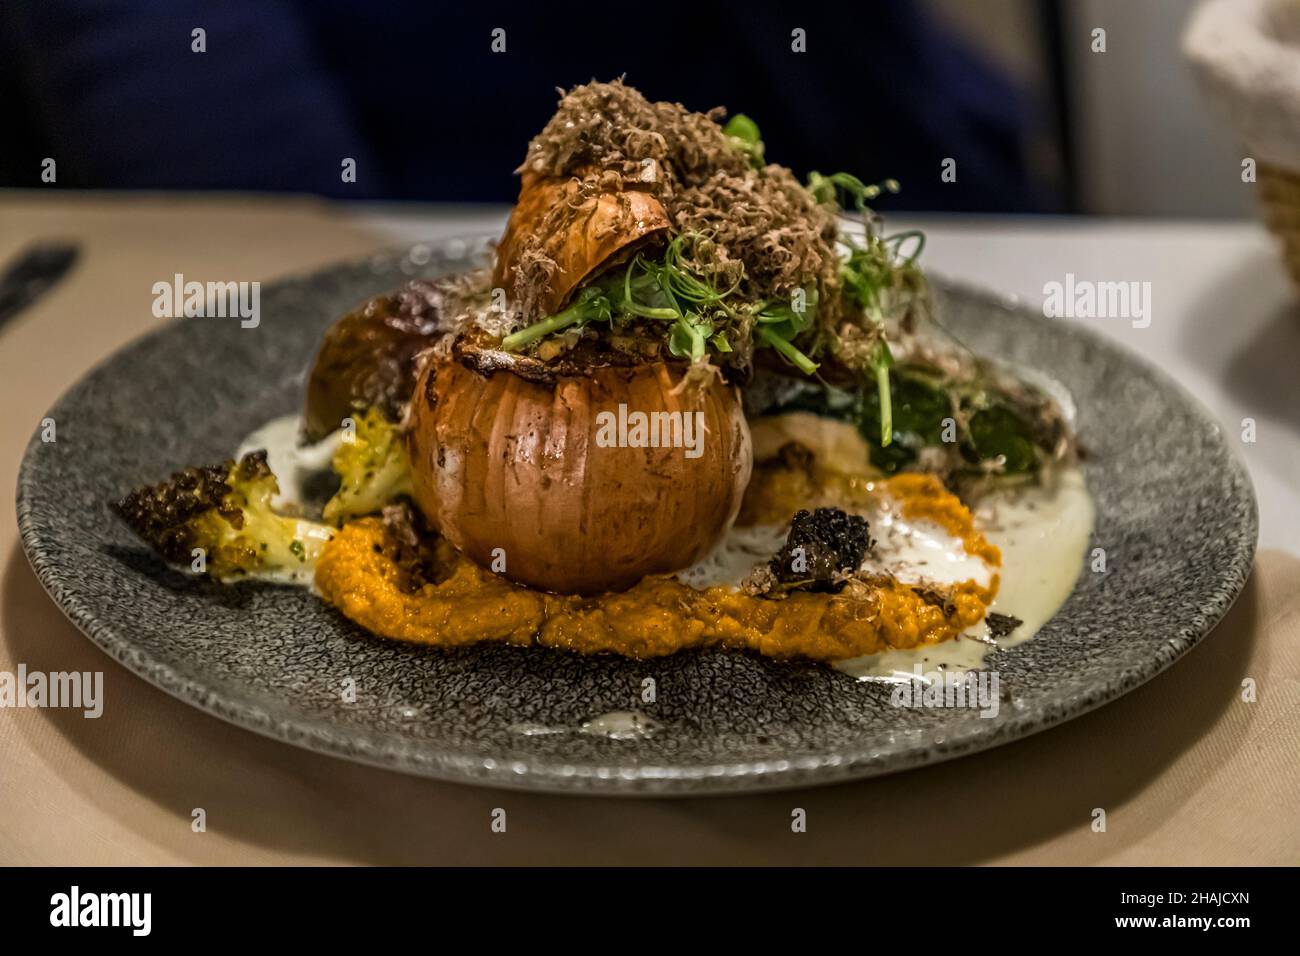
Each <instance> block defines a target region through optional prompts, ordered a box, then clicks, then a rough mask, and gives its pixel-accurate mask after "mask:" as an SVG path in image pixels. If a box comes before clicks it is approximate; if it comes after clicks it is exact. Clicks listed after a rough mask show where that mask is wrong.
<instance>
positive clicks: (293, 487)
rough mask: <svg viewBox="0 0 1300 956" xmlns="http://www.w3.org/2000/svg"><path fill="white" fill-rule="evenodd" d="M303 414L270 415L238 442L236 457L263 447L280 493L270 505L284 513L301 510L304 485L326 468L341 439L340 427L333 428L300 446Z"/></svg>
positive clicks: (294, 512)
mask: <svg viewBox="0 0 1300 956" xmlns="http://www.w3.org/2000/svg"><path fill="white" fill-rule="evenodd" d="M301 434H302V418H301V416H299V415H283V416H281V417H280V418H273V419H271V420H270V421H269V422H267V423H266V424H265V425H262V426H261V427H260V428H258V429H256V430H255V431H253V432H252V433H251V434H250V435H249V436H248V437H247V438H245V439H244V440H243V441H242V442H240V443H239V449H238V451H236V452H235V457H236V458H240V457H242V456H244V455H246V454H248V453H249V452H250V451H257V450H258V449H265V451H266V463H267V464H268V465H270V466H271V471H272V473H273V474H274V475H275V478H276V482H277V483H278V484H279V486H280V493H279V494H277V495H276V496H275V497H274V498H272V499H271V505H272V507H274V508H275V509H276V510H277V511H281V512H283V513H284V514H300V513H301V512H302V506H303V489H304V487H305V486H306V483H307V480H308V479H309V478H311V476H312V475H314V474H318V473H319V472H322V471H328V470H329V467H330V462H331V461H333V459H334V452H335V451H336V450H337V449H338V447H339V444H340V442H341V441H342V439H343V431H342V429H340V430H339V431H336V432H334V433H333V434H332V435H330V436H329V437H328V438H325V439H324V440H322V441H320V442H318V443H316V444H315V445H302V446H299V444H298V440H299V438H300V437H301Z"/></svg>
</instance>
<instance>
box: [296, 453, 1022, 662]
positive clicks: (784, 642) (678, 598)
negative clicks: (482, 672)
mask: <svg viewBox="0 0 1300 956" xmlns="http://www.w3.org/2000/svg"><path fill="white" fill-rule="evenodd" d="M792 475H793V470H792V469H788V468H781V467H778V468H776V469H773V468H768V469H766V470H764V471H762V472H760V473H756V475H755V480H754V481H753V482H752V483H751V486H750V492H749V493H747V495H746V504H745V511H744V512H742V519H744V518H746V517H748V522H747V523H753V522H755V521H757V520H764V521H768V522H770V523H784V522H786V521H788V520H789V519H790V515H791V514H792V512H793V511H794V510H797V508H799V507H811V506H815V505H816V504H821V503H842V504H843V505H844V506H845V507H852V506H853V504H854V503H858V504H861V503H864V502H866V501H868V500H870V499H872V498H873V497H874V496H878V495H881V494H888V495H889V496H890V497H891V498H893V499H894V500H895V502H896V503H897V504H898V506H900V507H901V508H902V513H903V514H904V516H905V517H907V518H909V519H914V520H915V519H922V518H924V519H928V520H931V521H933V522H935V523H936V524H938V525H940V526H942V527H943V528H944V529H946V530H947V531H948V532H949V533H950V534H952V535H953V536H954V537H957V538H960V539H961V540H962V541H963V542H964V543H965V546H966V550H967V552H968V553H971V554H977V555H980V556H982V557H984V558H985V559H986V560H987V561H989V563H990V564H992V565H994V566H998V565H1000V564H1001V559H1000V555H999V554H998V550H997V548H995V547H994V546H992V545H991V544H989V543H988V542H987V541H986V540H985V539H984V538H983V536H982V535H980V533H979V532H978V531H976V530H975V527H974V525H973V523H972V520H971V515H970V512H969V511H968V510H967V509H966V507H965V506H964V505H962V504H961V502H960V501H959V500H958V499H957V498H955V497H954V496H953V495H951V494H949V493H948V492H947V491H946V490H945V489H944V488H943V486H942V484H940V482H939V481H938V480H937V479H935V478H933V477H930V476H926V475H901V476H898V477H894V478H890V479H887V480H883V481H877V482H870V481H866V480H863V479H857V478H846V477H843V476H834V475H830V474H828V473H821V474H817V475H815V476H814V478H813V479H810V480H812V481H813V484H814V485H816V486H818V487H796V485H797V484H798V482H797V480H796V478H795V477H792ZM808 477H809V476H808V475H807V473H804V474H803V478H805V479H808ZM822 498H826V499H827V500H826V501H825V502H823V501H822V500H821V499H822ZM792 503H793V504H794V507H793V508H792V507H790V505H791V504H792ZM769 511H771V512H772V514H769V513H768V512H769ZM777 514H779V517H776V515H777ZM435 550H436V554H435V564H436V565H437V566H436V567H435V568H434V573H433V574H432V575H431V579H432V580H433V581H435V582H436V583H429V584H424V585H423V586H422V587H420V588H419V590H416V591H410V590H407V589H406V588H405V587H404V581H405V577H404V575H403V573H402V571H401V569H400V568H399V567H398V565H397V564H396V562H395V561H394V560H393V554H394V549H393V546H392V542H391V541H388V540H387V532H386V531H385V529H384V526H383V524H382V522H380V521H379V520H378V519H375V518H365V519H362V520H360V521H354V522H351V523H349V524H348V525H346V526H345V527H344V528H343V529H342V530H341V531H340V532H339V533H338V534H336V535H335V536H334V539H333V540H332V541H331V542H330V543H329V544H328V545H326V547H325V551H324V553H323V554H322V555H321V557H320V560H319V562H318V563H317V566H316V586H317V587H318V588H319V589H320V591H321V592H322V593H323V594H324V595H325V598H326V599H327V600H328V601H330V603H332V604H333V605H334V606H335V607H337V608H338V609H339V610H340V611H342V612H343V613H344V614H345V615H346V616H347V617H349V618H351V619H352V620H354V621H356V622H357V623H358V624H360V625H362V626H363V627H365V628H367V629H368V630H370V631H373V632H374V633H376V634H381V635H383V636H385V637H392V638H397V639H398V640H405V641H414V642H416V643H420V644H435V645H440V646H447V647H451V646H456V645H464V644H472V643H475V642H477V641H485V640H496V641H505V642H508V643H511V644H536V645H540V646H544V647H559V648H565V649H567V650H571V651H577V652H579V653H584V654H590V653H599V652H602V651H607V652H613V653H618V654H623V655H626V656H629V657H636V658H647V657H658V656H661V655H664V654H671V653H673V652H675V651H678V650H682V649H685V648H691V647H708V646H722V647H729V648H737V649H747V650H752V651H757V652H758V653H760V654H764V655H766V656H768V657H778V658H807V659H811V660H817V661H834V660H841V659H844V658H849V657H859V656H861V655H863V654H874V653H877V652H880V651H883V650H887V649H889V648H911V647H917V646H919V645H923V644H934V643H937V642H939V641H944V640H949V639H951V638H953V637H955V636H957V635H958V634H959V633H961V632H962V631H963V630H965V629H967V628H969V627H971V626H973V625H974V624H976V623H977V622H978V621H979V620H980V619H981V618H982V617H983V616H984V612H985V610H986V609H987V607H988V604H989V603H990V602H991V601H992V600H993V597H994V595H995V594H996V591H997V576H996V575H993V576H992V580H991V584H990V586H989V587H981V586H979V585H978V584H976V582H974V581H967V582H964V583H962V584H958V585H956V586H954V587H951V588H945V589H943V591H942V594H940V595H937V597H939V598H941V600H936V595H935V594H933V593H930V594H927V595H926V596H923V595H922V594H920V593H918V592H917V591H916V590H913V589H912V588H910V587H908V586H906V585H904V584H900V583H898V582H897V581H894V580H892V579H889V578H885V577H881V578H877V579H872V580H870V581H860V580H854V581H851V582H850V583H849V584H848V586H847V587H846V588H845V589H844V590H843V591H841V592H840V593H839V594H817V593H810V592H802V591H796V592H792V593H791V594H789V595H788V596H787V597H785V598H784V599H771V598H764V597H757V596H753V595H749V594H744V593H742V592H739V591H735V590H732V589H731V588H727V587H710V588H708V589H705V590H696V589H694V588H691V587H689V586H688V585H686V584H683V583H682V582H680V581H678V580H677V579H676V578H674V577H671V576H666V575H655V576H651V577H647V578H645V579H643V580H642V581H640V582H639V583H638V584H636V585H634V586H633V587H632V588H630V589H629V590H627V591H623V592H620V593H617V594H606V595H600V596H597V597H587V598H583V597H577V596H567V595H554V594H544V593H541V592H538V591H533V590H530V589H529V588H526V587H522V586H520V585H517V584H513V583H511V582H510V581H508V580H506V579H505V578H503V577H500V576H498V575H496V574H494V573H492V572H491V571H488V570H485V569H483V568H481V567H479V566H478V565H477V564H475V563H474V562H473V561H471V560H469V559H468V558H466V557H464V556H463V555H462V554H460V553H459V552H458V551H456V550H455V549H454V548H453V547H452V546H451V545H449V544H448V543H447V542H445V541H439V542H438V544H437V547H436V549H435Z"/></svg>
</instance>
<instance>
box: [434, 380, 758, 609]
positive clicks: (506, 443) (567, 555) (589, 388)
mask: <svg viewBox="0 0 1300 956" xmlns="http://www.w3.org/2000/svg"><path fill="white" fill-rule="evenodd" d="M471 364H472V363H466V362H465V361H463V360H461V359H458V358H449V359H443V360H441V361H434V362H430V363H429V365H428V366H427V367H426V368H425V370H424V372H423V374H422V376H421V379H420V382H419V384H418V385H417V387H416V391H415V396H414V400H413V401H412V404H411V418H410V430H409V432H408V447H409V450H410V453H411V467H412V473H413V477H414V485H415V498H416V502H417V504H418V505H419V506H420V509H421V510H422V511H423V512H424V514H425V516H426V517H428V518H429V520H430V521H431V522H432V523H433V524H434V526H435V527H436V528H437V529H438V530H439V531H440V532H441V533H442V534H443V535H445V536H446V537H447V538H448V539H449V540H450V541H451V542H452V543H453V544H454V545H456V546H457V547H458V548H460V549H461V550H462V551H463V552H464V553H465V554H467V555H469V556H470V557H471V558H473V559H474V560H475V561H477V562H478V563H480V564H482V565H483V566H485V567H491V566H492V563H493V558H494V556H496V554H497V552H495V549H497V548H500V549H502V551H503V552H504V557H505V570H504V572H503V573H504V575H505V576H506V577H508V578H510V579H511V580H514V581H517V582H519V583H521V584H526V585H528V586H530V587H533V588H537V589H540V590H545V591H553V592H557V593H564V594H595V593H600V592H604V591H616V590H621V589H624V588H627V587H630V586H631V585H633V584H635V583H636V582H637V581H639V580H641V578H643V577H645V576H646V575H647V574H654V573H661V572H671V571H676V570H679V569H681V568H684V567H687V566H689V565H691V564H693V563H694V562H695V561H698V560H699V559H700V558H703V557H704V556H705V555H707V554H708V553H709V551H710V550H711V549H712V548H713V547H714V545H715V544H716V543H717V542H718V540H719V539H720V538H721V537H722V535H723V534H724V533H725V532H726V531H727V529H728V528H729V527H730V526H731V523H732V521H734V520H735V517H736V513H737V512H738V511H739V509H740V502H741V498H742V496H743V494H744V491H745V486H746V485H747V484H748V483H749V474H750V469H751V466H752V455H751V451H750V443H749V427H748V425H747V424H746V422H745V416H744V413H743V411H742V409H741V401H740V395H739V391H738V390H737V389H736V387H735V386H733V385H728V384H725V383H723V382H721V381H717V380H715V381H714V383H713V384H712V385H710V386H708V387H707V388H695V387H688V388H684V389H682V390H681V391H680V392H679V393H678V394H676V395H674V394H671V392H672V389H673V388H674V387H675V386H676V385H677V384H678V382H679V381H680V379H681V371H680V370H678V369H674V368H670V367H669V366H668V365H666V364H665V363H663V362H660V361H655V362H648V363H644V364H639V365H633V366H630V367H604V368H594V369H588V370H585V372H584V374H581V375H573V376H557V377H555V378H553V379H551V380H549V381H548V380H546V379H540V380H530V379H528V378H525V377H522V376H520V375H516V374H514V373H513V372H510V371H504V370H495V371H490V372H486V373H485V372H483V371H480V370H479V369H478V368H474V367H470V365H471ZM620 402H623V403H626V405H627V407H628V410H629V412H633V411H643V412H647V413H649V412H654V411H682V412H694V411H696V410H699V411H703V412H704V416H705V418H704V421H705V427H706V433H705V437H704V440H703V442H704V443H703V454H702V455H701V456H700V457H699V458H687V457H686V455H685V451H684V449H682V448H629V447H600V446H598V445H597V441H596V435H597V432H598V430H599V429H598V423H597V415H598V414H599V413H600V412H601V411H606V410H608V411H612V412H615V413H617V410H618V405H619V403H620Z"/></svg>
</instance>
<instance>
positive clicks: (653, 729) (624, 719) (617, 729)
mask: <svg viewBox="0 0 1300 956" xmlns="http://www.w3.org/2000/svg"><path fill="white" fill-rule="evenodd" d="M662 726H663V725H662V724H660V723H659V722H658V721H657V720H655V719H653V718H652V717H649V716H647V715H646V714H644V713H642V712H641V711H639V710H614V711H610V712H609V713H607V714H601V715H600V716H598V717H593V718H591V720H586V721H583V722H582V724H581V725H580V726H577V727H551V726H548V725H546V724H515V725H514V726H513V727H511V728H510V729H511V730H513V731H514V732H515V733H517V734H522V735H523V736H525V737H546V736H551V735H553V734H583V735H585V736H588V737H606V738H608V739H610V740H644V739H645V738H646V737H651V736H653V735H655V734H656V733H658V732H659V730H660V728H661V727H662Z"/></svg>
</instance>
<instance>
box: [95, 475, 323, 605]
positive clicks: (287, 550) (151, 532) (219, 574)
mask: <svg viewBox="0 0 1300 956" xmlns="http://www.w3.org/2000/svg"><path fill="white" fill-rule="evenodd" d="M278 490H279V485H278V483H277V482H276V479H275V475H274V474H273V473H272V472H271V469H270V467H269V466H268V465H267V463H266V452H265V451H255V452H250V453H248V454H247V455H245V456H244V457H243V458H241V459H240V460H239V461H238V462H235V461H233V460H232V461H227V462H226V463H225V464H222V465H213V466H210V467H204V468H187V469H185V470H184V471H179V472H177V473H176V474H174V475H172V477H171V478H170V479H168V480H167V481H163V482H159V483H158V484H156V485H153V486H151V487H147V488H141V489H139V490H137V491H133V492H131V493H130V494H129V495H127V496H126V497H125V498H123V499H122V500H121V501H120V502H118V504H117V505H115V506H114V510H115V511H116V512H117V513H118V515H120V516H121V517H122V519H123V520H124V521H125V522H126V523H127V524H128V525H130V526H131V529H132V530H133V531H135V533H136V534H138V535H139V536H140V537H141V538H143V539H144V541H145V542H146V543H147V544H149V545H150V546H151V547H152V548H153V549H154V550H155V551H157V552H158V553H159V554H160V555H162V556H163V557H164V558H165V559H166V560H167V561H169V562H171V563H173V564H185V565H189V566H190V567H192V568H194V569H196V570H203V571H206V573H208V574H209V575H211V576H212V577H214V578H217V579H218V580H228V579H231V578H238V577H242V576H248V575H263V576H267V577H277V576H281V575H283V576H285V577H308V576H310V575H311V573H312V572H313V570H314V569H315V565H316V559H317V557H319V556H320V552H321V549H322V548H324V546H325V542H327V541H329V540H330V538H331V537H332V535H333V531H332V529H330V528H328V527H327V526H325V525H322V524H319V523H317V522H314V521H307V520H304V519H302V518H292V517H286V516H283V515H278V514H276V513H275V512H274V511H272V510H271V498H272V496H274V495H275V493H276V492H277V491H278Z"/></svg>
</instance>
